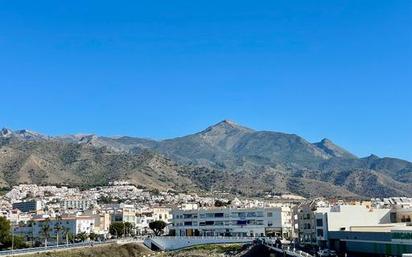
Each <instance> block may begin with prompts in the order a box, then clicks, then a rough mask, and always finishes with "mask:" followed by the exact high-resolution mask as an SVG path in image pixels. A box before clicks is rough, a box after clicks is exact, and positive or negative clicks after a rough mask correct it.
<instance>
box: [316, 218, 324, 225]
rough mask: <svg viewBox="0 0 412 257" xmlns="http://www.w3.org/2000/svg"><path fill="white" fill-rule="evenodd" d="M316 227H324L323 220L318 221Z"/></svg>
mask: <svg viewBox="0 0 412 257" xmlns="http://www.w3.org/2000/svg"><path fill="white" fill-rule="evenodd" d="M316 226H318V227H322V226H323V219H316Z"/></svg>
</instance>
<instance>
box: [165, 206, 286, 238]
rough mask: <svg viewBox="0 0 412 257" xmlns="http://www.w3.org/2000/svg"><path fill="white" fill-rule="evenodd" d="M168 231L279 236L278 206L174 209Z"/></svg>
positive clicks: (199, 234)
mask: <svg viewBox="0 0 412 257" xmlns="http://www.w3.org/2000/svg"><path fill="white" fill-rule="evenodd" d="M172 217H173V218H172V228H171V229H170V234H174V235H177V236H264V235H275V234H277V235H281V233H282V217H281V208H249V209H232V208H211V209H196V210H181V209H180V210H173V211H172Z"/></svg>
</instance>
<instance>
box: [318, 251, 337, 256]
mask: <svg viewBox="0 0 412 257" xmlns="http://www.w3.org/2000/svg"><path fill="white" fill-rule="evenodd" d="M316 254H317V256H319V257H336V256H337V255H336V252H335V251H332V250H329V249H323V250H319V251H318V252H317V253H316Z"/></svg>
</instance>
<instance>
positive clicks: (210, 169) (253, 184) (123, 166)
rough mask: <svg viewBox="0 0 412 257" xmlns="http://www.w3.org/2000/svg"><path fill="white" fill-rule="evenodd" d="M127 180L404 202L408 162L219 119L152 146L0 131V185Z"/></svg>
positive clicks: (410, 171)
mask: <svg viewBox="0 0 412 257" xmlns="http://www.w3.org/2000/svg"><path fill="white" fill-rule="evenodd" d="M113 179H129V180H131V181H132V182H133V183H135V184H136V185H140V186H145V187H149V188H175V189H180V190H194V191H197V190H216V189H219V190H224V191H229V192H232V193H241V194H246V195H261V194H264V193H268V192H272V193H285V192H291V193H296V194H300V195H303V196H320V195H321V196H349V197H352V196H365V197H375V196H376V197H377V196H394V195H400V196H412V185H411V181H412V163H410V162H407V161H404V160H399V159H395V158H379V157H377V156H375V155H371V156H369V157H365V158H358V157H357V156H355V155H354V154H352V153H350V152H349V151H347V150H346V149H344V148H343V147H340V146H338V145H336V144H334V143H333V142H332V141H331V140H329V139H323V140H322V141H320V142H317V143H310V142H308V141H307V140H305V139H304V138H302V137H299V136H298V135H294V134H287V133H280V132H272V131H255V130H253V129H249V128H246V127H244V126H240V125H238V124H236V123H234V122H231V121H228V120H224V121H222V122H220V123H218V124H216V125H213V126H210V127H208V128H206V129H205V130H203V131H201V132H198V133H195V134H191V135H187V136H183V137H178V138H174V139H167V140H163V141H155V140H151V139H142V138H134V137H128V136H123V137H100V136H96V135H68V136H62V137H49V136H44V135H41V134H39V133H35V132H31V131H28V130H19V131H12V130H8V129H3V130H2V131H1V132H0V183H1V185H2V186H3V187H4V186H11V185H15V184H17V183H43V184H44V183H53V184H71V185H85V186H90V185H95V184H104V183H107V181H109V180H113Z"/></svg>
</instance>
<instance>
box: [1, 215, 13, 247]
mask: <svg viewBox="0 0 412 257" xmlns="http://www.w3.org/2000/svg"><path fill="white" fill-rule="evenodd" d="M10 230H11V226H10V221H9V220H7V219H6V218H4V217H0V242H2V244H5V243H4V242H6V239H7V237H8V236H9V235H10ZM0 247H1V245H0Z"/></svg>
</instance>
